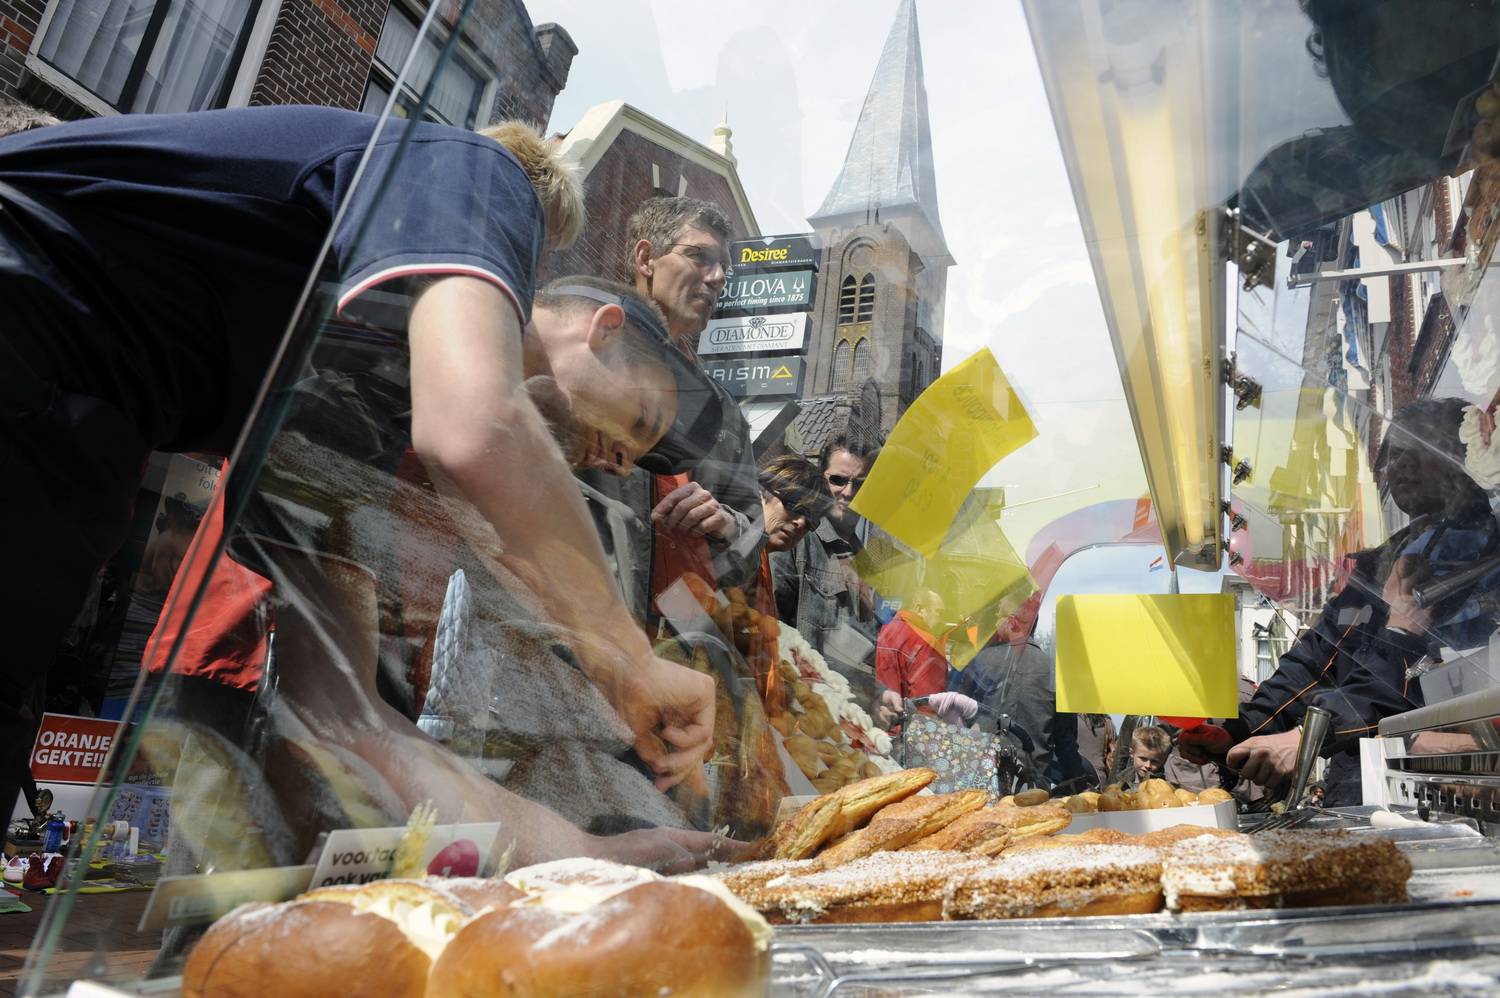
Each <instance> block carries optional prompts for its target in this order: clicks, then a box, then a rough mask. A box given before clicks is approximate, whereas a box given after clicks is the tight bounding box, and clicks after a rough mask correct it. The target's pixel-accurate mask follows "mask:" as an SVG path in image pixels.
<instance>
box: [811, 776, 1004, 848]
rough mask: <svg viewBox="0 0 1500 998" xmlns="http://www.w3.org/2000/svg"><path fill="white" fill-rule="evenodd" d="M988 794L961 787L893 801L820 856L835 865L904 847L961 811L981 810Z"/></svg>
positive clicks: (931, 831) (939, 827)
mask: <svg viewBox="0 0 1500 998" xmlns="http://www.w3.org/2000/svg"><path fill="white" fill-rule="evenodd" d="M988 798H989V795H988V793H986V792H985V791H983V790H960V791H958V792H957V793H951V794H933V795H930V796H925V797H913V798H911V799H909V800H904V801H900V802H898V803H896V804H891V805H889V806H887V807H884V808H881V809H880V810H879V811H877V812H876V813H875V816H874V817H872V818H871V819H870V823H869V824H868V825H866V826H865V827H864V828H860V829H857V830H855V831H853V832H850V833H849V834H848V835H846V836H844V837H843V838H842V839H839V840H838V841H836V842H834V843H833V845H831V846H829V847H828V848H826V849H824V850H823V851H822V852H821V853H819V854H818V859H820V860H821V861H822V862H823V865H824V866H830V867H831V866H839V865H840V864H843V863H848V862H850V861H851V860H856V859H859V858H860V857H861V856H868V855H870V854H871V853H876V852H885V851H888V850H893V849H900V848H902V847H903V846H906V845H910V844H911V843H913V842H915V841H917V840H918V839H920V838H923V837H924V836H927V835H931V834H933V833H934V832H936V831H938V830H939V829H941V828H943V827H944V826H946V825H947V824H948V823H949V822H951V821H953V820H954V819H955V818H957V817H958V816H959V815H962V814H966V813H968V812H970V811H975V810H978V809H979V808H981V807H983V806H984V802H985V801H986V800H987V799H988Z"/></svg>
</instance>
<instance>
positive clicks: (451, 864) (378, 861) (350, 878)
mask: <svg viewBox="0 0 1500 998" xmlns="http://www.w3.org/2000/svg"><path fill="white" fill-rule="evenodd" d="M405 834H406V829H405V828H339V829H335V830H334V831H332V832H329V833H328V841H327V842H325V843H324V844H323V852H322V854H321V855H320V857H319V859H318V866H317V869H315V870H313V875H312V880H311V881H310V883H311V885H312V886H313V887H315V888H316V887H330V886H333V885H335V884H368V883H369V882H370V881H372V880H382V879H384V878H385V877H388V876H390V875H391V864H392V863H393V862H395V859H396V853H397V851H398V850H399V849H400V847H401V839H402V836H404V835H405ZM499 837H500V825H499V823H498V822H476V823H473V824H465V825H439V826H437V827H435V828H433V829H432V831H430V832H429V833H428V837H427V851H426V852H425V853H424V854H423V856H422V863H423V868H424V869H426V871H427V872H428V873H429V874H430V875H432V876H435V877H480V876H484V877H489V876H494V875H495V870H496V868H497V861H498V859H499V858H500V852H499V850H498V849H497V848H496V846H497V845H498V843H499Z"/></svg>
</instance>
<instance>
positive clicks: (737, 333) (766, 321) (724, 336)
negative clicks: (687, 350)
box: [698, 312, 807, 357]
mask: <svg viewBox="0 0 1500 998" xmlns="http://www.w3.org/2000/svg"><path fill="white" fill-rule="evenodd" d="M806 335H807V313H806V312H790V313H788V314H786V315H741V316H735V317H733V318H729V319H714V320H713V321H712V322H710V323H709V324H708V328H707V329H705V330H703V333H702V335H701V336H699V337H698V355H699V356H700V357H705V356H711V355H713V354H726V353H770V352H772V351H776V350H801V349H802V346H803V343H804V342H805V337H806Z"/></svg>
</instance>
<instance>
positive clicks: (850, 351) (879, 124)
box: [798, 0, 953, 453]
mask: <svg viewBox="0 0 1500 998" xmlns="http://www.w3.org/2000/svg"><path fill="white" fill-rule="evenodd" d="M808 222H809V223H810V224H811V225H812V227H813V229H814V230H815V231H816V232H817V233H818V235H819V237H820V238H821V240H822V245H823V253H822V259H821V266H820V267H819V275H818V299H819V301H818V305H817V308H816V310H815V312H814V314H813V329H812V332H811V337H810V342H809V348H808V353H807V364H808V372H807V380H806V382H805V383H804V387H803V399H804V401H803V412H802V415H801V416H800V417H799V419H798V429H799V432H800V435H801V437H802V442H803V448H804V451H805V452H808V453H811V452H815V451H817V450H818V449H820V448H821V447H822V445H823V443H824V442H826V441H827V439H829V437H831V436H832V435H833V434H836V433H839V432H847V433H848V434H849V435H850V437H851V438H852V439H854V440H856V441H863V442H874V441H875V440H876V439H883V438H884V437H885V435H886V434H888V433H889V432H890V430H891V428H892V427H893V426H895V425H896V420H897V419H898V418H899V417H900V415H901V413H903V412H905V411H906V408H907V406H909V405H910V404H911V403H912V401H913V400H914V399H916V397H917V396H918V395H920V394H921V392H922V389H924V388H926V387H927V385H928V384H930V383H931V382H932V381H933V380H934V379H936V378H937V376H938V374H939V373H940V367H941V360H942V340H943V303H944V298H945V295H946V292H947V283H948V268H949V267H951V266H952V265H953V258H952V257H951V256H949V254H948V244H947V241H946V240H945V239H944V237H943V226H942V222H941V221H940V220H939V217H938V204H937V183H936V175H935V172H934V169H933V163H932V134H931V131H930V130H929V127H928V122H927V91H926V87H925V86H924V84H923V82H922V50H921V44H920V42H919V40H918V37H917V11H916V3H915V0H901V3H900V6H899V7H898V8H897V11H896V20H895V23H894V24H893V25H892V26H891V32H890V35H889V36H888V37H887V38H886V42H885V48H884V49H883V50H882V52H881V54H880V62H879V64H878V65H877V66H876V68H875V76H874V78H873V79H872V80H871V81H870V89H869V92H868V93H867V94H866V96H865V103H864V107H863V108H862V109H861V111H860V115H859V122H858V123H857V124H856V125H855V128H854V137H853V139H852V141H851V142H850V143H849V152H848V154H847V156H845V158H844V166H843V169H842V170H841V171H840V173H839V176H838V179H837V180H835V181H834V183H833V187H832V188H831V189H830V190H829V192H828V196H827V197H825V198H824V199H823V204H822V206H821V207H820V208H819V209H818V210H817V212H816V213H814V214H813V215H812V216H811V217H810V218H809V219H808Z"/></svg>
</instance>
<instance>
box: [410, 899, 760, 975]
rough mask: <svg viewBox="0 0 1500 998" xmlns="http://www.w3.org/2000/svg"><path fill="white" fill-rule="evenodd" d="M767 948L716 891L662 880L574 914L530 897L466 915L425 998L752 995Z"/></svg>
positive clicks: (436, 971)
mask: <svg viewBox="0 0 1500 998" xmlns="http://www.w3.org/2000/svg"><path fill="white" fill-rule="evenodd" d="M768 964H769V956H768V954H767V953H765V952H761V951H758V950H757V948H756V945H755V941H754V938H753V937H752V935H751V933H750V930H749V929H747V928H746V927H745V924H744V923H743V922H742V921H741V920H740V919H739V917H738V916H736V915H735V914H734V912H732V911H731V910H730V909H729V906H728V905H726V904H725V903H724V902H722V901H720V900H719V899H718V898H716V897H714V896H713V895H711V894H708V893H707V892H705V891H701V890H699V889H698V888H696V887H687V886H683V885H681V884H674V883H671V882H667V881H663V882H658V883H647V884H642V885H640V886H638V887H632V888H631V889H630V890H627V891H624V892H623V893H620V894H617V895H615V896H614V897H612V898H610V899H608V900H607V901H603V902H601V903H600V904H598V905H597V906H595V907H593V908H591V909H590V910H589V911H587V912H586V913H584V914H582V915H572V916H568V915H562V914H559V913H556V912H552V911H549V910H547V909H545V908H539V907H536V906H522V907H518V908H507V909H503V910H499V911H492V912H489V913H488V914H484V915H481V916H479V917H478V918H476V919H474V920H473V921H472V922H470V923H469V924H468V925H466V926H464V928H463V929H462V930H461V931H460V932H459V933H458V935H457V936H456V937H455V938H454V940H453V941H452V942H451V943H449V944H448V948H447V949H446V950H444V951H443V955H442V956H441V957H439V958H438V961H437V964H436V965H435V966H434V967H433V968H432V976H431V979H430V981H429V983H428V988H427V998H495V996H502V995H514V996H523V995H524V996H526V998H554V996H555V998H606V996H609V998H616V996H634V995H653V996H654V995H671V996H672V998H750V996H753V995H757V994H761V995H763V994H764V993H765V987H766V985H765V979H766V974H767V970H768Z"/></svg>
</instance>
